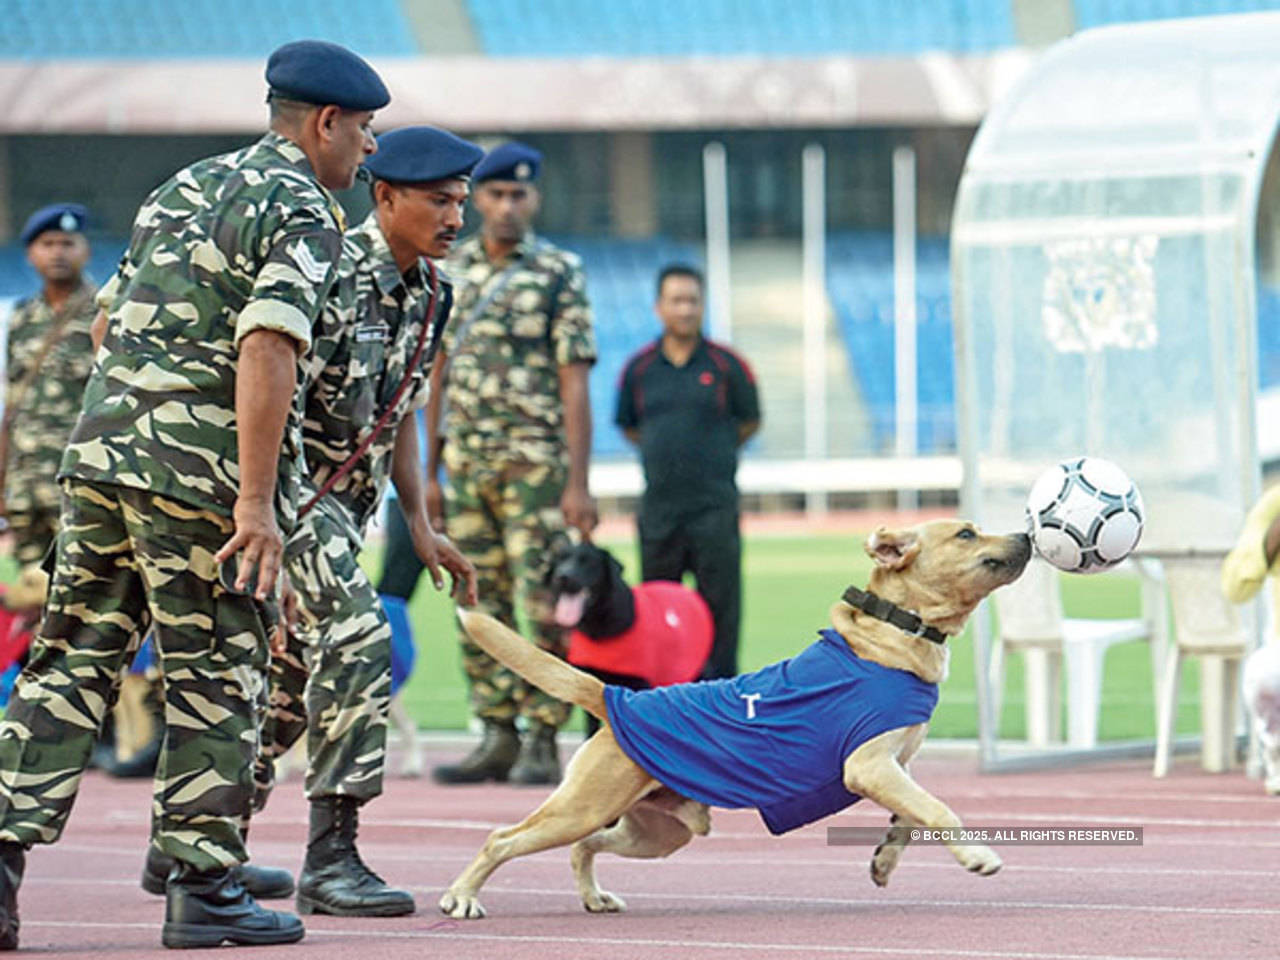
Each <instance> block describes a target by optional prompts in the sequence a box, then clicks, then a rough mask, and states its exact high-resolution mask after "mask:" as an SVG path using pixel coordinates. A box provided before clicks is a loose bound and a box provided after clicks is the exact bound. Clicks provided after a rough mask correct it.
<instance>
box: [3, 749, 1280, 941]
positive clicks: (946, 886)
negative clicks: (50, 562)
mask: <svg viewBox="0 0 1280 960" xmlns="http://www.w3.org/2000/svg"><path fill="white" fill-rule="evenodd" d="M465 746H466V745H465V744H460V743H448V742H443V741H433V742H432V744H431V746H430V747H429V749H428V755H427V761H428V764H431V763H434V762H440V761H442V760H444V759H447V758H451V757H455V756H457V755H458V753H459V752H460V751H461V750H463V749H465ZM925 751H926V752H925V754H924V755H923V756H922V757H921V758H920V759H919V760H918V761H917V762H916V764H915V765H914V770H915V774H916V776H917V778H918V779H919V780H920V781H921V782H922V783H923V784H924V785H925V786H926V787H927V788H929V789H930V790H932V791H934V792H935V793H937V794H938V795H939V796H941V797H942V798H943V799H944V800H946V801H947V802H948V803H949V804H950V805H951V806H952V808H953V809H955V810H956V811H957V812H958V813H959V814H960V816H961V817H962V818H963V819H965V820H966V821H967V822H968V823H970V824H985V825H1012V826H1019V825H1028V826H1054V827H1058V826H1064V825H1065V826H1073V825H1075V826H1098V825H1125V826H1141V827H1143V828H1144V831H1145V838H1144V839H1145V842H1144V844H1143V846H1141V847H1078V846H1075V847H1069V846H1005V847H1001V848H999V852H1000V854H1001V856H1002V857H1003V858H1004V861H1005V867H1004V869H1003V870H1002V871H1001V872H1000V873H999V874H997V875H996V876H994V877H991V878H979V877H975V876H971V875H969V874H967V873H965V872H964V871H963V870H961V869H960V868H959V867H958V866H957V865H956V864H955V863H954V861H953V860H952V859H951V858H950V856H949V854H947V853H946V851H945V850H943V849H942V848H940V847H912V848H910V849H909V850H907V851H906V853H905V855H904V857H903V860H902V863H901V864H900V866H899V868H898V871H897V872H896V873H895V874H894V877H893V881H892V883H891V884H890V886H889V887H888V888H887V889H884V890H881V889H878V888H876V887H875V886H873V885H872V883H871V881H870V880H869V879H868V876H867V861H868V858H869V855H870V847H866V848H863V847H847V846H846V847H837V846H827V844H826V842H825V841H826V827H827V826H833V825H834V826H879V825H881V824H883V823H884V822H885V820H886V816H885V814H884V813H883V812H882V811H881V810H879V809H878V808H875V807H873V806H872V805H871V804H869V803H866V802H864V803H861V804H858V805H857V806H855V807H853V808H851V809H850V811H848V812H846V813H845V814H843V815H840V816H838V817H834V818H832V819H830V820H828V821H826V822H825V823H823V824H822V825H819V826H814V827H809V828H806V829H804V830H801V831H798V832H796V833H793V834H789V835H787V836H786V837H783V838H771V837H769V836H768V834H767V833H766V831H765V830H764V828H763V826H762V825H761V823H760V821H759V819H758V817H757V816H756V815H755V814H754V813H751V812H743V811H720V810H717V811H715V814H714V825H713V833H712V836H710V837H708V838H705V839H700V840H695V841H694V843H693V844H691V845H690V846H689V847H686V848H685V849H684V850H682V851H680V852H679V853H677V854H676V855H675V856H674V857H673V858H671V859H669V860H665V861H635V860H621V859H617V858H612V857H601V859H600V861H599V864H598V873H599V876H600V879H601V883H602V885H603V886H604V887H605V888H606V889H609V890H611V891H613V892H615V893H618V894H620V895H622V896H623V897H624V898H625V899H626V900H627V902H628V905H629V910H628V912H627V913H625V914H619V915H609V916H592V915H588V914H586V913H585V912H583V910H582V908H581V906H580V904H579V901H578V898H577V896H576V894H575V893H574V891H573V883H572V878H571V876H570V873H569V868H568V862H567V855H566V852H565V851H563V850H560V851H549V852H547V853H543V854H539V855H537V856H534V857H531V858H528V859H525V860H522V861H516V862H514V863H512V864H509V865H507V866H506V867H504V868H503V869H502V870H500V871H499V872H498V873H497V874H495V876H494V877H493V879H492V880H491V882H490V884H489V886H487V887H486V889H485V895H484V898H483V899H484V903H485V906H486V907H487V909H488V911H489V917H488V918H487V919H485V920H481V921H468V922H461V921H451V920H448V919H446V918H444V917H442V916H441V915H440V914H439V913H438V912H437V911H436V907H435V901H436V899H437V897H438V896H439V894H440V892H441V891H442V890H443V889H444V888H445V887H446V886H447V885H448V883H449V881H450V880H451V879H452V877H453V875H454V874H456V873H457V872H458V871H459V870H460V869H461V868H462V867H463V865H464V864H465V863H466V862H467V861H468V860H469V859H470V857H471V856H472V854H473V853H474V852H475V850H476V848H477V847H478V845H479V844H480V843H481V842H482V841H483V839H484V837H485V833H486V831H487V830H488V829H490V828H491V827H492V826H493V825H497V824H504V823H509V822H513V821H515V820H517V819H518V818H519V817H520V816H522V815H523V814H524V813H525V812H527V811H528V810H529V809H532V807H533V806H534V805H535V804H536V803H537V802H538V800H539V799H540V798H541V797H542V796H544V795H545V791H544V790H541V789H537V788H514V787H496V786H486V787H454V788H449V789H446V788H442V787H437V786H435V785H433V784H431V783H430V782H429V781H421V780H403V779H390V780H388V783H387V791H386V794H385V795H384V796H383V797H382V798H381V799H380V800H378V801H376V802H375V803H374V804H372V805H370V806H369V807H367V808H366V810H365V816H364V825H363V828H362V832H361V838H360V849H361V851H362V852H363V853H364V855H365V859H366V860H367V861H368V862H369V863H370V864H371V865H372V866H373V867H374V868H375V869H376V870H378V871H379V872H380V873H381V874H382V875H383V876H385V877H386V878H387V879H388V880H389V881H390V882H392V883H396V884H400V885H404V886H407V887H408V888H410V889H411V890H412V891H413V893H414V894H415V896H416V897H417V898H418V904H419V912H418V914H417V915H416V916H412V917H407V918H400V919H393V920H352V919H341V918H332V917H311V918H308V921H307V936H306V939H305V940H304V941H303V942H302V943H301V944H300V945H296V946H288V947H274V948H253V949H243V948H241V949H233V948H224V949H223V950H222V951H221V952H220V953H218V954H217V955H218V956H220V957H242V956H245V957H248V956H252V957H257V958H263V960H266V958H271V957H286V956H288V957H295V958H302V957H305V958H307V960H310V958H344V960H347V958H352V957H358V958H361V960H392V958H410V957H412V958H415V960H417V958H424V957H441V958H449V960H469V958H483V960H522V958H529V960H552V958H555V960H594V958H601V960H605V958H607V960H631V958H644V960H667V958H670V960H676V958H679V960H713V958H729V957H732V958H744V960H755V958H776V960H818V958H828V960H830V958H845V957H848V958H875V957H884V958H906V957H917V958H926V960H955V958H981V960H1004V958H1015V957H1027V958H1036V960H1086V958H1087V960H1118V958H1143V960H1156V958H1161V960H1163V958H1205V960H1209V958H1213V960H1249V958H1254V957H1257V958H1262V957H1266V958H1273V957H1275V956H1276V955H1277V953H1278V952H1280V902H1278V901H1280V888H1278V887H1277V884H1276V878H1277V875H1278V872H1280V871H1277V862H1278V861H1280V830H1277V827H1278V826H1280V798H1268V797H1266V796H1264V795H1263V793H1262V788H1261V786H1260V784H1259V783H1258V782H1257V781H1253V780H1248V779H1246V778H1245V777H1244V776H1243V775H1242V774H1238V773H1237V774H1226V775H1210V774H1205V773H1202V772H1200V770H1199V769H1198V767H1197V766H1196V765H1195V760H1194V758H1187V759H1186V760H1182V761H1180V763H1179V764H1178V765H1177V766H1176V767H1175V769H1174V772H1173V774H1172V775H1171V776H1170V777H1169V778H1168V779H1167V780H1164V781H1155V780H1152V779H1151V777H1150V772H1149V771H1150V766H1149V763H1136V762H1130V761H1126V762H1123V763H1109V764H1105V765H1096V766H1091V767H1085V768H1073V769H1067V770H1062V771H1058V772H1050V773H1035V774H1016V775H1001V776H981V775H978V774H977V773H976V772H975V770H976V764H975V762H974V760H973V758H972V756H971V755H969V754H960V753H957V752H955V751H953V750H942V749H930V747H929V746H928V745H926V748H925ZM148 808H149V784H148V783H146V782H138V781H111V780H108V779H106V778H105V777H103V776H102V775H101V774H97V773H92V774H90V775H88V776H87V777H86V778H85V782H84V785H83V788H82V790H81V794H80V798H79V801H78V803H77V809H76V810H75V811H74V813H73V815H72V819H71V824H70V826H69V827H68V829H67V832H66V834H65V835H64V837H63V840H62V842H61V843H59V844H57V845H56V846H53V847H38V848H36V849H35V850H34V851H33V852H32V854H31V855H30V856H29V857H28V867H27V879H26V882H25V883H24V885H23V889H22V894H21V905H22V948H23V950H24V951H26V952H30V953H33V954H36V955H39V956H41V957H95V958H99V957H101V958H129V960H133V958H146V957H172V956H174V954H173V953H171V952H169V951H166V950H164V949H162V948H161V947H160V945H159V933H160V929H159V928H160V922H161V919H162V916H163V905H162V902H161V901H160V900H159V899H156V898H153V897H150V896H148V895H147V894H145V893H143V892H142V890H141V889H139V888H138V886H137V883H136V880H137V874H138V870H139V869H140V866H141V862H142V853H143V845H144V842H145V839H146V836H147V815H148ZM305 835H306V805H305V802H304V800H303V798H302V796H301V787H300V784H299V782H298V781H297V780H294V781H292V782H289V783H286V784H283V785H282V786H281V787H280V788H279V790H278V792H277V794H276V796H275V798H274V799H273V800H272V804H271V806H270V808H269V809H268V811H267V812H266V814H265V815H264V816H263V817H261V818H260V819H259V820H258V821H256V822H255V825H254V829H253V832H252V835H251V844H250V846H251V849H252V852H253V855H254V857H255V859H257V860H258V861H260V862H263V863H271V864H276V865H282V866H288V867H291V868H293V869H296V868H297V867H298V866H299V865H300V862H301V856H302V847H303V842H304V838H305Z"/></svg>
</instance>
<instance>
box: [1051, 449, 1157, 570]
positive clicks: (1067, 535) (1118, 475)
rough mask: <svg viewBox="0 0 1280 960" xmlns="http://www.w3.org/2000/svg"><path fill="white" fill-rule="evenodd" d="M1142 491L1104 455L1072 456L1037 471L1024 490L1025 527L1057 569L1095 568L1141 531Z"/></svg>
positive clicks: (1126, 549) (1122, 552)
mask: <svg viewBox="0 0 1280 960" xmlns="http://www.w3.org/2000/svg"><path fill="white" fill-rule="evenodd" d="M1144 518H1145V513H1144V510H1143V505H1142V494H1141V493H1140V492H1139V491H1138V488H1137V486H1136V485H1135V484H1134V482H1133V481H1132V480H1131V479H1129V476H1128V474H1126V473H1125V472H1124V471H1123V470H1121V469H1120V468H1119V467H1117V466H1116V465H1115V464H1114V463H1112V462H1110V461H1109V460H1102V459H1099V458H1098V457H1075V458H1074V459H1071V460H1063V461H1062V462H1061V463H1059V464H1056V465H1055V466H1052V467H1050V468H1049V469H1048V470H1046V471H1045V472H1044V473H1042V474H1041V475H1040V477H1039V479H1037V480H1036V482H1035V484H1033V485H1032V487H1031V493H1030V494H1029V495H1028V496H1027V533H1028V534H1029V535H1030V536H1031V542H1032V543H1033V544H1034V545H1035V548H1036V552H1037V553H1039V554H1040V555H1041V556H1042V557H1044V558H1045V559H1046V560H1048V561H1049V563H1051V564H1053V565H1054V566H1055V567H1057V568H1058V569H1059V570H1065V571H1066V572H1068V573H1098V572H1100V571H1102V570H1106V569H1108V568H1110V567H1114V566H1115V565H1116V564H1117V563H1119V562H1120V561H1121V560H1123V559H1124V558H1125V557H1127V556H1128V555H1129V554H1130V553H1131V552H1132V551H1133V549H1134V548H1135V547H1136V546H1137V545H1138V540H1139V539H1141V537H1142V525H1143V521H1144Z"/></svg>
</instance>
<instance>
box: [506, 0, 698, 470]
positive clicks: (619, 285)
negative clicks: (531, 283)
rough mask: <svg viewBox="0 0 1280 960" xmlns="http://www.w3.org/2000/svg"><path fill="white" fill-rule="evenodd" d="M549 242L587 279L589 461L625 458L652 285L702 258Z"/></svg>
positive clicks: (643, 246) (686, 250) (628, 244)
mask: <svg viewBox="0 0 1280 960" xmlns="http://www.w3.org/2000/svg"><path fill="white" fill-rule="evenodd" d="M507 2H516V0H507ZM549 239H550V240H551V241H552V242H553V243H555V244H557V245H559V246H561V247H564V248H565V249H567V250H572V251H573V252H574V253H576V254H578V256H580V257H582V263H583V269H584V271H585V272H586V276H587V293H588V296H589V297H590V298H591V307H592V313H593V315H594V317H595V332H596V349H597V352H598V359H597V360H596V364H595V366H594V367H593V368H592V370H591V417H592V425H593V429H594V437H593V442H592V455H593V456H595V457H603V458H617V457H625V456H627V455H629V453H630V449H631V448H630V444H628V443H627V441H626V438H625V437H623V435H622V433H621V431H619V430H618V428H617V427H615V426H614V424H613V416H614V408H615V404H616V402H617V385H618V378H619V376H620V375H621V373H622V368H623V366H624V365H625V364H626V362H627V359H628V358H629V357H630V356H631V355H632V354H633V353H635V352H636V351H637V350H639V349H640V348H641V347H643V346H644V345H645V344H647V343H649V342H650V341H651V340H653V339H655V338H656V337H657V336H658V333H659V324H658V319H657V318H656V317H655V316H654V314H653V300H654V281H655V280H656V279H657V276H658V271H659V270H660V269H662V267H663V266H665V265H666V264H668V263H672V262H675V261H679V262H682V263H691V264H693V265H695V266H699V265H700V264H701V261H702V257H701V254H700V253H699V251H698V250H697V249H696V248H693V247H690V246H688V245H687V244H679V243H674V242H672V241H669V240H666V239H664V238H661V237H657V238H647V239H634V240H633V239H626V240H615V239H606V238H600V237H581V236H564V235H561V236H553V237H550V238H549Z"/></svg>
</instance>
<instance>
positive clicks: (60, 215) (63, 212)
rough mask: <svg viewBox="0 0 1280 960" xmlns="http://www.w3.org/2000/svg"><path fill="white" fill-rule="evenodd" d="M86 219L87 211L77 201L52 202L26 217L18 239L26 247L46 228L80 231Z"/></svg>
mask: <svg viewBox="0 0 1280 960" xmlns="http://www.w3.org/2000/svg"><path fill="white" fill-rule="evenodd" d="M88 219H89V211H88V210H86V209H85V208H84V207H82V206H81V205H80V204H78V203H53V204H50V205H49V206H47V207H41V208H40V209H39V210H37V211H36V212H35V213H33V214H32V215H31V216H29V217H28V218H27V222H26V224H25V225H24V226H23V228H22V233H21V234H19V236H18V239H19V240H21V241H22V245H23V246H24V247H26V246H30V245H31V241H32V240H34V239H35V238H36V237H38V236H40V234H42V233H44V232H45V231H46V230H64V231H66V232H67V233H80V232H81V231H83V230H84V224H85V221H86V220H88Z"/></svg>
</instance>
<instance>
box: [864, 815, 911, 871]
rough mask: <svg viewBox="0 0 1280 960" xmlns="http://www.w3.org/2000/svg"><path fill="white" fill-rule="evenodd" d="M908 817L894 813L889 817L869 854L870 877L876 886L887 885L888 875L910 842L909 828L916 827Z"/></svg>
mask: <svg viewBox="0 0 1280 960" xmlns="http://www.w3.org/2000/svg"><path fill="white" fill-rule="evenodd" d="M918 826H920V824H918V823H916V822H915V821H914V820H912V819H911V818H910V817H904V816H902V815H901V814H897V813H895V814H894V815H893V816H892V817H890V818H889V830H888V832H887V833H886V834H885V835H884V839H883V840H881V841H880V846H878V847H876V850H875V853H873V854H872V855H871V879H872V881H873V882H874V883H875V885H876V886H877V887H884V886H887V885H888V883H889V875H890V874H891V873H893V870H894V868H895V867H896V866H897V865H898V859H899V858H900V857H901V856H902V851H903V849H904V848H905V847H906V845H907V844H908V843H910V842H911V830H912V828H913V827H918Z"/></svg>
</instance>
